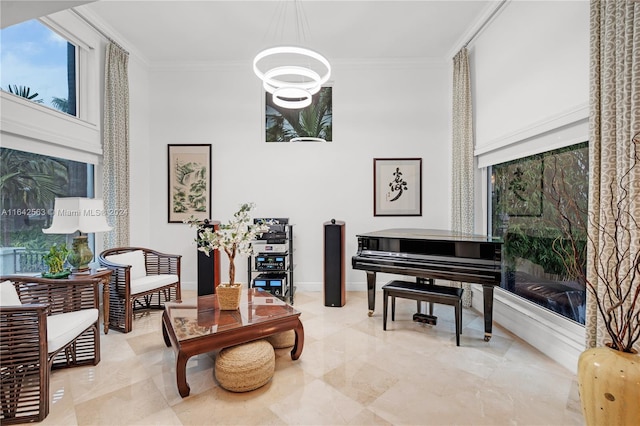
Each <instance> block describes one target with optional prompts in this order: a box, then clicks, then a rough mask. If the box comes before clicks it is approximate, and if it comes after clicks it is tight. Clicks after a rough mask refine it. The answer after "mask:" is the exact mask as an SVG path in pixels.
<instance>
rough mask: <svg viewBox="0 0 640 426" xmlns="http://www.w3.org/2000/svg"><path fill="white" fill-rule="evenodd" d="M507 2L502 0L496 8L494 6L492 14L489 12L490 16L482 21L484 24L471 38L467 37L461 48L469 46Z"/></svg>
mask: <svg viewBox="0 0 640 426" xmlns="http://www.w3.org/2000/svg"><path fill="white" fill-rule="evenodd" d="M507 1H508V0H502V1H501V2H500V4H499V5H498V6H496V8H495V9H493V12H491V14H490V15H489V16H488V17H487V19H485V20H484V22H483V23H482V24H481V25H480V26H479V27H478V29H477V30H476V31H475V32H474V33H473V35H472V36H471V37H469V40H467V42H466V43H465V44H463V45H462V47H467V46H468V45H469V43H471V42H472V41H473V40H475V38H476V37H477V36H478V34H480V32H481V31H482V30H484V27H486V26H487V24H488V23H489V22H490V21H491V20H492V19H493V17H494V16H496V14H497V13H498V11H499V10H500V9H502V6H504V5H505V4H506V3H507Z"/></svg>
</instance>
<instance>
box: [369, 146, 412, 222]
mask: <svg viewBox="0 0 640 426" xmlns="http://www.w3.org/2000/svg"><path fill="white" fill-rule="evenodd" d="M373 215H374V216H422V158H374V159H373Z"/></svg>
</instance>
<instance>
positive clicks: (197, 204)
mask: <svg viewBox="0 0 640 426" xmlns="http://www.w3.org/2000/svg"><path fill="white" fill-rule="evenodd" d="M168 148H169V152H168V159H169V164H168V173H167V174H168V176H169V185H168V191H169V194H168V200H169V223H182V222H183V221H184V220H185V219H189V218H190V217H191V216H194V217H195V218H196V219H198V220H200V221H202V220H204V219H209V218H210V217H211V145H206V144H201V145H168Z"/></svg>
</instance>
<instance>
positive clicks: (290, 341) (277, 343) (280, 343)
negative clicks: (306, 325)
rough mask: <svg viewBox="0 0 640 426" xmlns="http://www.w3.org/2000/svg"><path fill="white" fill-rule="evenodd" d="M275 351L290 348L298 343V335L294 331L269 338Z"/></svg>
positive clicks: (268, 340)
mask: <svg viewBox="0 0 640 426" xmlns="http://www.w3.org/2000/svg"><path fill="white" fill-rule="evenodd" d="M267 342H269V343H271V346H273V348H274V349H283V348H290V347H291V346H293V345H295V343H296V333H295V332H294V331H293V330H287V331H283V332H281V333H276V334H272V335H271V336H269V337H267Z"/></svg>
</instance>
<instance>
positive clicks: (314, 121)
mask: <svg viewBox="0 0 640 426" xmlns="http://www.w3.org/2000/svg"><path fill="white" fill-rule="evenodd" d="M264 95H265V108H264V113H265V117H264V119H265V141H267V142H331V141H332V140H333V135H332V133H333V99H332V96H333V90H332V87H322V88H321V89H320V91H319V92H318V93H316V94H315V95H313V97H312V98H311V105H309V106H308V107H305V108H302V109H287V108H282V107H280V106H278V105H276V104H274V103H273V99H272V95H271V93H269V92H265V93H264Z"/></svg>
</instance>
